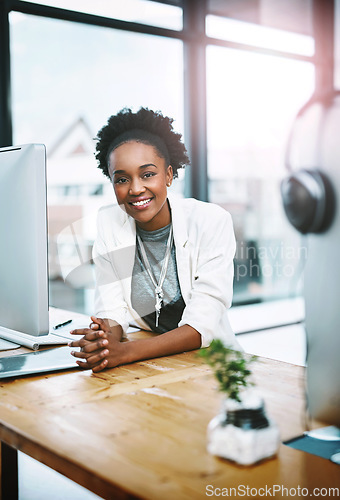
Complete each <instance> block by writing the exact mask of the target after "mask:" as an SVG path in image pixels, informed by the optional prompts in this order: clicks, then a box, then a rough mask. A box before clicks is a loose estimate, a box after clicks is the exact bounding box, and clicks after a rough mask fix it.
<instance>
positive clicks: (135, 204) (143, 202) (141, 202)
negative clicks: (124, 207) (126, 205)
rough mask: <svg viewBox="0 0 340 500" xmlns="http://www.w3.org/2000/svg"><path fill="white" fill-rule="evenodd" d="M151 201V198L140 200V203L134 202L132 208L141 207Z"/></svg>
mask: <svg viewBox="0 0 340 500" xmlns="http://www.w3.org/2000/svg"><path fill="white" fill-rule="evenodd" d="M149 201H151V198H148V199H147V200H142V201H136V202H135V203H132V205H133V206H134V207H141V206H142V205H145V204H146V203H149Z"/></svg>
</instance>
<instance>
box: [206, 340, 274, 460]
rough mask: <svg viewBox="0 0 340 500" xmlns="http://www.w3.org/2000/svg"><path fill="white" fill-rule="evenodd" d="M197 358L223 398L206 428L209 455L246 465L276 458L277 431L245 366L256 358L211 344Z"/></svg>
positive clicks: (217, 342)
mask: <svg viewBox="0 0 340 500" xmlns="http://www.w3.org/2000/svg"><path fill="white" fill-rule="evenodd" d="M198 354H199V356H200V357H202V358H203V359H204V361H205V362H206V363H208V364H209V365H210V366H211V367H212V369H213V372H214V375H215V377H216V379H217V381H218V384H219V386H218V389H219V391H221V392H222V393H223V394H224V395H225V397H224V400H223V402H222V407H221V411H220V413H219V414H218V415H217V416H216V417H214V418H213V419H212V420H211V421H210V422H209V425H208V446H207V447H208V451H209V453H211V454H212V455H217V456H219V457H223V458H227V459H230V460H233V461H235V462H237V463H239V464H242V465H250V464H253V463H255V462H258V461H259V460H263V459H264V458H268V457H271V456H273V455H275V454H276V452H277V449H278V446H279V443H280V440H279V431H278V429H277V427H276V425H275V424H274V422H273V421H272V420H270V419H269V418H268V417H267V415H266V413H265V409H264V402H263V399H262V397H261V396H260V395H259V394H258V393H257V392H256V391H255V390H254V389H253V386H254V383H253V382H252V381H251V379H250V378H251V374H252V373H251V371H250V369H249V364H250V363H251V362H253V361H254V360H255V359H256V357H255V356H248V355H246V354H245V353H243V352H240V351H236V350H234V349H231V348H229V347H227V346H225V345H224V344H223V342H222V341H221V340H213V341H212V343H211V344H210V346H209V347H208V348H205V349H201V350H200V351H199V352H198Z"/></svg>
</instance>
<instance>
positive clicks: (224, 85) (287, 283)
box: [207, 46, 314, 303]
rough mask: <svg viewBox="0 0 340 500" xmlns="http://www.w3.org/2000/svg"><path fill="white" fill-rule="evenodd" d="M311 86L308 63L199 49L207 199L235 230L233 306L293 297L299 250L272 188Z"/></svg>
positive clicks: (297, 285) (276, 191)
mask: <svg viewBox="0 0 340 500" xmlns="http://www.w3.org/2000/svg"><path fill="white" fill-rule="evenodd" d="M313 85H314V69H313V66H312V64H310V63H305V62H300V61H294V60H287V59H284V58H279V57H271V56H264V55H260V54H254V53H250V52H244V51H236V50H233V49H226V48H221V47H212V46H209V47H208V48H207V89H208V90H207V92H208V93H207V99H208V175H209V196H210V201H212V202H215V203H218V204H220V205H221V206H223V207H224V208H226V209H227V210H229V211H230V212H231V214H232V217H233V221H234V225H235V232H236V237H237V255H236V260H235V295H234V302H235V303H237V302H247V301H257V300H265V299H274V298H279V297H284V296H285V297H287V296H290V295H294V294H296V293H298V292H299V291H300V277H301V268H300V267H299V264H298V262H299V257H302V261H303V258H304V257H305V252H306V249H303V248H300V240H299V237H298V236H297V233H296V231H294V230H293V229H292V228H291V227H290V226H289V224H288V222H287V221H286V217H285V215H284V213H283V209H282V203H281V199H280V181H281V179H282V177H283V176H284V175H285V170H284V165H283V161H284V149H285V144H286V140H287V135H288V131H289V129H290V126H291V124H292V121H293V118H294V116H295V114H296V113H297V111H298V109H299V108H300V107H301V106H302V104H303V103H304V102H305V101H306V100H307V99H308V98H309V97H310V95H311V94H312V92H313Z"/></svg>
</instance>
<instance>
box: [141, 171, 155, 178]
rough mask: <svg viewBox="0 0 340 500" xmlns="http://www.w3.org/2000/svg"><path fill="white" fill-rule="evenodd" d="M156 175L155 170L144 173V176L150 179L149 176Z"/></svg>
mask: <svg viewBox="0 0 340 500" xmlns="http://www.w3.org/2000/svg"><path fill="white" fill-rule="evenodd" d="M154 175H156V174H155V172H146V173H145V174H144V178H146V179H148V178H149V177H153V176H154Z"/></svg>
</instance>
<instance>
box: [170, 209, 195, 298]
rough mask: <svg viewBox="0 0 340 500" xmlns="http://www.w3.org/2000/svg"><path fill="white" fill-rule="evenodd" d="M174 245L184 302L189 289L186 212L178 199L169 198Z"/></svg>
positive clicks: (189, 272) (188, 247)
mask: <svg viewBox="0 0 340 500" xmlns="http://www.w3.org/2000/svg"><path fill="white" fill-rule="evenodd" d="M169 203H170V207H171V218H172V225H173V232H174V242H175V247H176V264H177V273H178V280H179V284H180V288H181V293H182V297H183V300H184V302H186V303H187V302H188V301H189V294H190V290H191V266H190V243H189V238H188V225H187V222H188V221H187V218H186V214H185V212H184V211H183V210H181V203H180V200H172V201H171V199H169Z"/></svg>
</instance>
